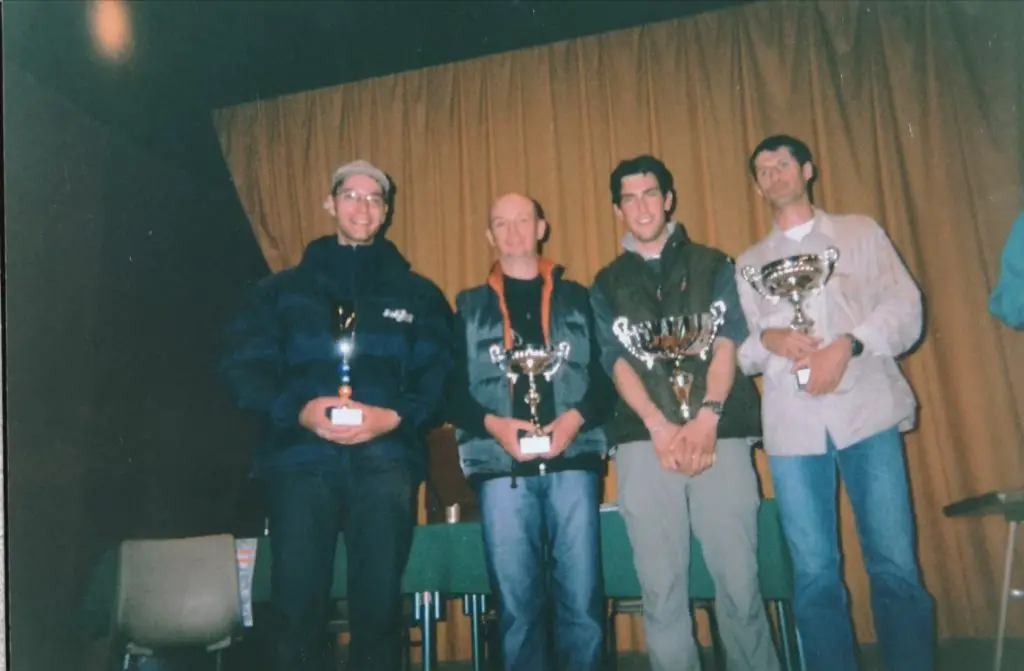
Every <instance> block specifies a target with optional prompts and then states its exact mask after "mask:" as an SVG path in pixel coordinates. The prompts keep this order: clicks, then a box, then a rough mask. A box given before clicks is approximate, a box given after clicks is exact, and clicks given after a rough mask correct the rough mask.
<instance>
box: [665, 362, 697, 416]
mask: <svg viewBox="0 0 1024 671" xmlns="http://www.w3.org/2000/svg"><path fill="white" fill-rule="evenodd" d="M681 363H682V361H680V360H678V359H677V360H676V364H675V368H674V369H673V370H672V375H671V378H670V379H671V382H672V391H674V392H675V394H676V400H678V401H679V414H680V415H681V416H682V418H683V422H688V421H690V419H692V411H691V409H690V389H692V388H693V374H692V373H687V372H686V371H684V370H683V369H682V368H681V367H680V364H681Z"/></svg>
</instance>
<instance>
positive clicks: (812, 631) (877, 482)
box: [770, 428, 935, 671]
mask: <svg viewBox="0 0 1024 671" xmlns="http://www.w3.org/2000/svg"><path fill="white" fill-rule="evenodd" d="M770 464H771V472H772V481H773V482H774V484H775V498H776V499H777V501H778V503H779V512H780V514H781V517H782V529H783V532H784V534H785V536H786V542H787V544H788V545H789V551H790V554H791V555H792V557H793V568H794V571H795V592H796V593H795V595H794V604H793V606H794V612H795V615H796V624H797V630H798V631H799V637H800V642H801V645H802V646H803V651H804V655H805V657H806V661H807V668H808V670H809V671H815V670H817V669H827V670H828V671H846V670H850V671H856V669H857V664H856V660H855V644H854V637H853V627H852V625H851V622H850V614H849V598H848V595H847V593H846V588H845V586H844V585H843V582H842V557H841V555H840V552H839V532H838V510H837V505H838V495H837V486H838V482H837V480H836V468H837V466H838V471H839V474H840V475H841V476H842V478H843V483H844V484H845V485H846V491H847V492H848V493H849V496H850V503H851V504H852V505H853V514H854V518H855V520H856V523H857V533H858V535H859V536H860V544H861V547H862V548H863V551H864V564H865V567H866V568H867V572H868V577H869V579H870V582H871V609H872V612H873V613H874V617H875V630H876V631H877V632H878V639H879V642H880V644H881V647H882V655H883V657H884V659H885V667H886V668H887V669H890V670H891V671H915V670H917V669H927V670H929V671H930V670H931V669H932V667H933V655H934V645H935V630H934V626H933V605H932V599H931V597H930V596H929V595H928V593H927V592H926V591H925V589H924V587H923V586H922V584H921V578H920V575H919V574H918V568H917V557H916V553H915V550H914V517H913V513H912V512H911V509H910V492H909V488H908V485H907V467H906V462H905V461H904V457H903V442H902V440H901V439H900V434H899V432H898V431H897V430H896V429H895V428H892V429H889V430H887V431H883V432H881V433H878V434H876V435H874V436H871V437H870V438H866V439H864V440H862V441H860V442H859V443H856V444H854V445H851V446H849V447H847V448H845V449H843V450H837V449H836V447H835V444H834V443H833V442H832V439H831V438H828V439H827V441H826V453H825V454H823V455H813V456H798V457H771V458H770Z"/></svg>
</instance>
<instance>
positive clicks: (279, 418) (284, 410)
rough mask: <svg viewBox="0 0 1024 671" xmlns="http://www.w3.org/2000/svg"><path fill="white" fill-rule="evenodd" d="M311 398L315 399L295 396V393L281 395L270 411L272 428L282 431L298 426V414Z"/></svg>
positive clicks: (307, 396)
mask: <svg viewBox="0 0 1024 671" xmlns="http://www.w3.org/2000/svg"><path fill="white" fill-rule="evenodd" d="M313 398H315V397H314V396H310V395H309V394H296V393H295V392H285V393H284V394H281V395H280V396H278V397H277V400H276V401H275V402H274V407H273V408H272V409H271V411H270V421H271V422H272V423H273V424H274V426H276V427H278V428H282V429H286V428H289V427H293V426H296V425H298V423H299V414H300V413H301V412H302V409H303V408H305V407H306V404H307V403H309V402H310V401H312V400H313Z"/></svg>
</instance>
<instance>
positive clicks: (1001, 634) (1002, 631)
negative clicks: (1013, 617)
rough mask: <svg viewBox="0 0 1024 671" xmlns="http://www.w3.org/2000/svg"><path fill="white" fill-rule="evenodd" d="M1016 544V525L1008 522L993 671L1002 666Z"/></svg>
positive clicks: (997, 670)
mask: <svg viewBox="0 0 1024 671" xmlns="http://www.w3.org/2000/svg"><path fill="white" fill-rule="evenodd" d="M1016 544H1017V523H1016V522H1010V529H1009V535H1008V536H1007V538H1006V563H1005V565H1004V567H1003V594H1002V597H1001V598H1000V600H999V626H998V629H997V632H996V658H995V661H994V666H993V668H994V669H995V671H999V669H1000V668H1001V667H1002V665H1003V639H1004V638H1005V637H1006V609H1007V607H1008V606H1009V605H1010V592H1011V591H1012V590H1013V584H1012V580H1013V550H1014V545H1016Z"/></svg>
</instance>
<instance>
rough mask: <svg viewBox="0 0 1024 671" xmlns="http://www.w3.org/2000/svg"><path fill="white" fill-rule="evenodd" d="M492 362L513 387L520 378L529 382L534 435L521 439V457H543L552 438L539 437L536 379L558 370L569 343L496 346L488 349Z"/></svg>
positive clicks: (527, 399)
mask: <svg viewBox="0 0 1024 671" xmlns="http://www.w3.org/2000/svg"><path fill="white" fill-rule="evenodd" d="M489 351H490V353H491V362H493V363H494V364H495V365H497V366H498V368H499V369H500V370H501V372H503V373H505V375H506V376H507V377H508V379H509V381H510V382H511V383H512V384H513V385H515V383H516V380H518V379H519V376H520V375H525V376H526V377H527V378H528V379H529V381H530V390H529V391H528V392H526V398H525V399H524V400H525V401H526V404H527V405H528V406H529V407H530V421H531V422H533V427H534V431H533V435H532V436H524V437H523V438H520V440H519V449H520V451H521V452H522V453H523V454H545V453H547V452H549V451H550V450H551V437H550V436H545V435H541V427H540V418H539V417H538V415H537V408H538V406H539V405H540V392H539V391H537V380H536V378H537V376H538V375H543V376H544V379H545V380H547V381H548V382H550V381H551V378H552V377H554V375H555V373H556V372H558V369H559V368H561V367H562V364H563V363H564V362H565V361H566V360H567V359H568V358H569V343H567V342H561V343H558V344H557V345H545V346H543V347H540V346H536V345H523V344H516V345H513V346H512V348H511V349H505V348H504V347H502V346H501V345H500V344H498V343H495V344H494V345H491V347H490V350H489Z"/></svg>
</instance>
